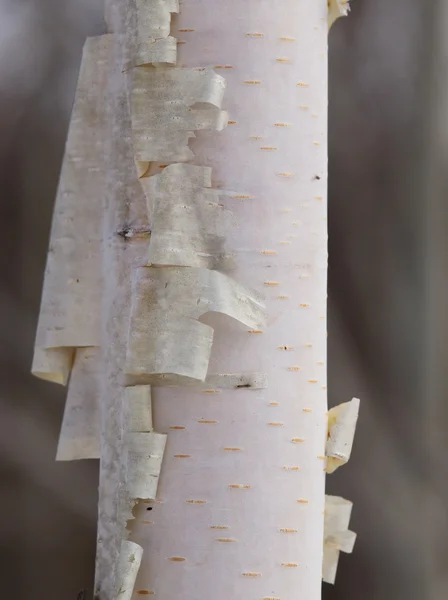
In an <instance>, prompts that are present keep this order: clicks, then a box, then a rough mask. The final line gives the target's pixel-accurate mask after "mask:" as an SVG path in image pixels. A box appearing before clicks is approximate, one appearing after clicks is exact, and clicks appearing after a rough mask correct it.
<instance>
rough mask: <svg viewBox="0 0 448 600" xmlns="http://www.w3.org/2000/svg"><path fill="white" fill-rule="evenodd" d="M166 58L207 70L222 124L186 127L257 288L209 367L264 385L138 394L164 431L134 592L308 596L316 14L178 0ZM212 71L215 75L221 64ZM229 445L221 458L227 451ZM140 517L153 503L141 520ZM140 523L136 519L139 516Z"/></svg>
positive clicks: (313, 550)
mask: <svg viewBox="0 0 448 600" xmlns="http://www.w3.org/2000/svg"><path fill="white" fill-rule="evenodd" d="M173 21H174V23H173V25H174V26H173V28H172V35H174V36H175V37H176V38H178V40H179V42H181V43H180V44H179V45H178V64H180V65H182V66H185V67H210V66H211V67H221V68H220V70H219V71H218V72H219V73H224V74H225V78H226V83H227V88H226V93H225V99H224V106H225V108H226V109H227V110H228V114H229V124H228V126H227V128H226V129H225V130H224V131H222V132H219V133H214V132H206V133H203V132H196V139H194V140H193V141H192V142H191V143H190V147H191V149H192V150H193V153H194V160H193V163H194V164H196V165H203V166H210V167H212V173H213V183H214V187H217V188H220V189H223V190H231V191H234V194H232V195H231V196H230V197H226V198H225V200H223V201H224V202H225V206H226V208H228V209H230V210H231V211H232V212H233V214H234V215H235V218H236V220H237V226H236V227H235V228H234V229H233V230H231V231H230V232H229V235H228V242H229V246H228V247H230V248H231V249H232V250H233V252H234V253H235V255H236V260H235V264H236V269H235V270H234V271H233V272H232V277H233V278H234V279H235V280H236V281H238V282H241V283H244V284H247V285H249V286H250V287H252V288H255V289H256V290H258V291H260V292H264V293H265V295H266V302H267V312H268V315H269V326H268V328H267V330H266V331H265V332H264V333H261V334H258V333H254V332H253V331H248V330H247V328H243V327H241V326H240V325H239V324H237V323H235V322H232V321H230V320H229V319H228V318H226V317H223V316H221V315H216V314H213V315H208V316H207V317H206V321H207V323H208V324H210V325H211V326H212V327H213V328H214V343H213V350H212V357H211V361H210V366H209V372H212V373H221V372H228V373H234V372H237V373H238V372H250V371H261V372H264V373H267V376H268V380H269V387H268V389H266V390H262V391H253V390H250V389H238V390H234V389H231V390H226V389H225V390H220V393H208V394H207V393H206V394H204V393H203V391H196V390H194V391H193V390H191V391H190V390H185V389H182V388H155V387H153V389H152V404H153V420H154V429H155V430H156V431H158V432H164V433H167V434H168V443H167V447H166V452H165V456H164V461H163V468H162V472H161V478H160V483H159V489H158V495H157V502H156V503H155V504H154V505H153V506H152V505H148V504H145V503H143V502H142V503H141V504H139V505H138V507H137V509H136V512H135V517H136V518H135V521H133V522H132V525H131V527H132V534H131V539H132V540H133V541H135V542H137V543H138V544H139V545H140V546H142V547H143V550H144V551H143V558H142V562H141V567H140V572H139V575H138V578H137V582H136V586H135V594H136V596H135V597H139V595H140V594H144V593H145V592H146V594H148V593H149V594H151V593H153V594H154V595H155V596H157V597H160V598H188V599H190V600H200V599H203V598H214V599H215V600H224V599H226V600H227V599H228V598H238V597H243V596H244V597H249V598H254V599H262V598H281V599H282V600H288V599H289V598H291V599H292V598H293V597H295V596H296V594H297V593H298V590H300V595H301V597H302V598H306V599H309V600H316V599H318V598H319V597H320V589H321V576H322V550H323V544H322V540H323V511H324V476H325V473H324V463H323V460H322V459H323V456H324V455H325V440H326V433H327V424H326V410H327V406H326V394H327V393H326V368H325V361H326V265H327V222H326V187H327V185H326V173H327V120H326V118H327V117H326V115H327V87H326V84H327V6H326V2H325V1H324V0H322V1H320V2H315V3H308V2H297V0H284V1H283V2H282V6H281V7H279V6H276V7H275V8H274V7H273V5H272V3H271V2H264V1H263V2H261V3H260V1H259V0H257V2H249V3H246V4H245V6H244V7H242V5H241V2H239V1H237V0H229V1H227V2H222V3H221V2H218V3H214V5H213V8H212V7H211V6H210V2H206V1H205V0H190V1H188V2H183V4H182V7H181V11H180V14H179V15H178V17H175V18H174V19H173ZM222 67H224V69H222ZM226 449H232V450H226ZM148 508H153V510H152V511H149V512H148ZM148 515H149V517H148Z"/></svg>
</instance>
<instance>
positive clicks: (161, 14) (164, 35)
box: [125, 0, 179, 69]
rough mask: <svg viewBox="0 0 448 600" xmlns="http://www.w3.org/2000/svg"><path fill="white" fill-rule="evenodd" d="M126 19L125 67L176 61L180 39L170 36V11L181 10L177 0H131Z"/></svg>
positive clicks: (172, 63) (173, 63)
mask: <svg viewBox="0 0 448 600" xmlns="http://www.w3.org/2000/svg"><path fill="white" fill-rule="evenodd" d="M128 4H129V6H128V21H127V27H126V28H127V52H126V54H127V56H128V57H129V58H128V60H127V61H126V63H125V68H126V69H128V68H130V67H140V66H143V65H154V66H157V65H167V64H168V65H175V64H176V58H177V40H176V38H174V37H172V36H170V25H171V14H172V13H178V12H179V1H178V0H130V1H129V3H128Z"/></svg>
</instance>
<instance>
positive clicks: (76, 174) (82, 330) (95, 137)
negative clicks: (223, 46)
mask: <svg viewBox="0 0 448 600" xmlns="http://www.w3.org/2000/svg"><path fill="white" fill-rule="evenodd" d="M111 42H112V38H111V36H102V37H98V38H89V39H88V40H87V41H86V43H85V46H84V50H83V56H82V62H81V68H80V73H79V78H78V86H77V91H76V96H75V101H74V106H73V111H72V116H71V120H70V126H69V131H68V137H67V143H66V148H65V155H64V160H63V164H62V171H61V176H60V182H59V187H58V192H57V197H56V203H55V209H54V216H53V225H52V230H51V238H50V247H49V250H48V258H47V266H46V270H45V280H44V286H43V293H42V302H41V309H40V316H39V323H38V328H37V336H36V352H35V357H34V360H33V366H32V372H33V373H34V374H35V375H37V376H38V377H41V378H43V379H48V380H50V381H55V382H57V383H62V384H65V383H66V382H67V379H68V375H69V373H70V369H71V366H72V360H73V348H77V347H81V346H99V345H100V343H101V340H100V338H101V334H100V320H101V318H100V315H101V293H102V282H101V241H102V240H101V238H102V231H101V220H102V208H103V202H102V197H103V194H104V184H105V180H106V176H105V169H104V166H105V165H104V152H103V148H104V143H105V136H106V120H105V104H106V87H107V77H108V57H109V53H110V48H111Z"/></svg>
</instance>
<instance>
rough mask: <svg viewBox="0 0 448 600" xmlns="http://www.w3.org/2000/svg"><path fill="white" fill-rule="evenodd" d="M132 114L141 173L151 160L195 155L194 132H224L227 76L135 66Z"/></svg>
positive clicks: (145, 169) (178, 69)
mask: <svg viewBox="0 0 448 600" xmlns="http://www.w3.org/2000/svg"><path fill="white" fill-rule="evenodd" d="M129 77H131V78H132V82H131V94H130V97H131V117H132V131H133V139H134V151H135V160H136V163H137V171H138V173H139V175H140V176H142V175H143V174H144V173H146V171H147V169H148V166H149V163H150V162H152V161H158V162H166V163H171V162H184V161H187V160H190V159H192V158H193V156H194V155H193V152H192V151H191V150H190V148H189V147H188V140H189V139H190V138H192V137H194V131H195V130H199V129H212V130H215V131H221V130H222V129H224V127H225V126H226V124H227V120H228V116H227V113H226V112H225V111H223V110H221V103H222V99H223V95H224V90H225V79H224V78H223V77H221V76H220V75H217V74H216V73H215V72H214V71H213V70H211V69H204V68H200V69H199V68H196V69H194V68H193V69H191V68H190V69H182V68H172V69H133V71H132V72H131V73H130V75H129Z"/></svg>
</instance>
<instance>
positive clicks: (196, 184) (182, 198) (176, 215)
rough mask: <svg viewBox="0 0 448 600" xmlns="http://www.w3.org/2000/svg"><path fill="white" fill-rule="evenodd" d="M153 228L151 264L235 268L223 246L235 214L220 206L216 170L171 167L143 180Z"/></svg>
mask: <svg viewBox="0 0 448 600" xmlns="http://www.w3.org/2000/svg"><path fill="white" fill-rule="evenodd" d="M141 182H142V185H143V189H144V191H145V194H146V198H147V202H148V212H149V215H150V222H151V225H152V233H151V240H150V244H149V256H148V262H149V264H152V265H155V266H166V265H171V266H184V267H203V268H205V269H218V270H219V269H220V270H224V269H226V268H230V267H231V265H232V258H231V257H230V256H229V255H228V254H226V253H225V250H224V241H225V236H226V233H227V232H228V231H229V229H230V227H231V224H232V213H231V212H230V211H228V210H225V209H224V208H222V207H221V206H220V205H219V204H218V203H217V201H216V199H217V195H218V194H219V190H213V189H211V169H210V168H209V167H198V166H195V165H188V164H182V163H178V164H172V165H169V166H168V167H166V168H165V169H164V170H163V171H162V173H160V174H158V175H154V176H153V177H148V178H143V179H141Z"/></svg>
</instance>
